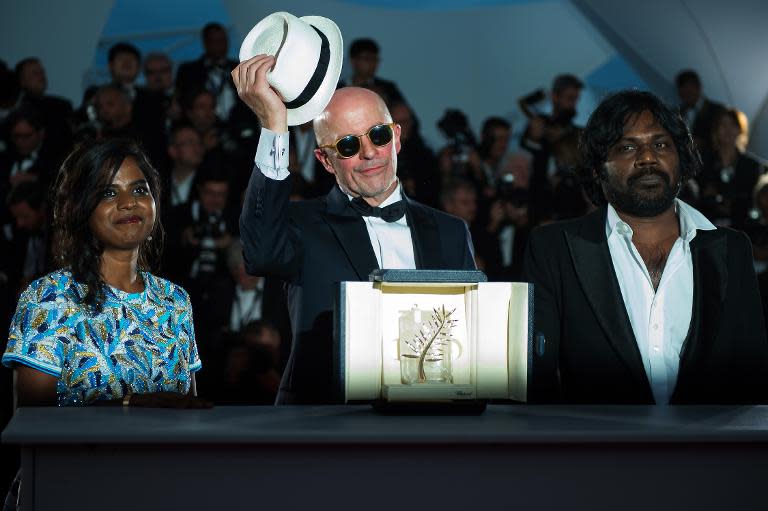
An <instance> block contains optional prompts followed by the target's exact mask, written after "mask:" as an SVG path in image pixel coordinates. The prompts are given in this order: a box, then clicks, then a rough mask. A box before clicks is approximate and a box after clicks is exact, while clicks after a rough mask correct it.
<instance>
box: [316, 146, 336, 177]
mask: <svg viewBox="0 0 768 511" xmlns="http://www.w3.org/2000/svg"><path fill="white" fill-rule="evenodd" d="M315 158H317V161H319V162H320V163H321V164H322V165H323V168H325V170H327V171H328V172H330V173H331V174H333V175H336V171H335V170H334V169H333V165H331V159H330V158H329V157H328V155H327V154H326V153H325V151H323V150H322V149H320V148H318V149H315Z"/></svg>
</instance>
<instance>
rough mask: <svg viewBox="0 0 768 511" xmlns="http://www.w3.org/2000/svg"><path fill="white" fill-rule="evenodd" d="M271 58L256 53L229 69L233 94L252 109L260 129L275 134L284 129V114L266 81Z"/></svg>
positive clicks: (285, 130) (283, 131)
mask: <svg viewBox="0 0 768 511" xmlns="http://www.w3.org/2000/svg"><path fill="white" fill-rule="evenodd" d="M274 65H275V57H272V56H269V55H256V56H255V57H253V58H250V59H248V60H246V61H244V62H241V63H240V64H239V65H238V66H237V67H236V68H235V69H233V70H232V80H233V81H234V82H235V88H236V89H237V95H238V96H240V99H242V100H243V101H244V102H245V104H246V105H248V108H250V109H251V110H253V113H255V114H256V117H258V118H259V122H260V123H261V125H262V126H263V127H264V128H267V129H268V130H271V131H274V132H276V133H285V132H287V131H288V114H287V112H286V110H285V105H284V104H283V100H282V99H281V98H280V96H279V95H278V94H277V92H275V90H274V89H272V87H270V86H269V82H267V71H269V70H270V69H272V67H273V66H274Z"/></svg>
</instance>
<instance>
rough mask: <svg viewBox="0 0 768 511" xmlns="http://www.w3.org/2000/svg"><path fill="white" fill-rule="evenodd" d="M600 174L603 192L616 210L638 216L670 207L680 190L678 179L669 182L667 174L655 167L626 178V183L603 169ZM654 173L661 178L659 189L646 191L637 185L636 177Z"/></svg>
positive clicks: (650, 215) (641, 216) (648, 214)
mask: <svg viewBox="0 0 768 511" xmlns="http://www.w3.org/2000/svg"><path fill="white" fill-rule="evenodd" d="M603 172H604V173H603V174H602V175H601V176H600V178H601V180H602V181H603V192H604V193H605V198H606V199H607V200H608V202H610V203H611V205H613V207H614V208H616V209H617V210H619V211H621V212H623V213H626V214H628V215H632V216H635V217H640V218H650V217H655V216H658V215H660V214H662V213H663V212H665V211H666V210H668V209H669V208H670V207H672V204H673V203H674V201H675V197H677V194H678V193H679V192H680V185H681V183H680V179H679V178H678V179H677V181H676V182H675V183H674V184H672V183H670V178H669V175H668V174H667V173H665V172H662V171H661V170H659V169H657V168H649V169H646V170H643V171H641V172H638V173H637V174H634V175H633V176H631V177H629V178H628V179H627V182H626V185H625V184H624V183H621V182H618V181H617V180H616V179H615V178H611V176H610V175H608V174H607V173H606V172H605V170H604V171H603ZM649 175H656V176H659V177H660V178H661V180H662V185H661V191H659V192H656V191H655V190H654V193H648V192H650V190H648V191H641V190H640V189H639V187H638V185H637V181H638V179H640V178H642V177H644V176H649Z"/></svg>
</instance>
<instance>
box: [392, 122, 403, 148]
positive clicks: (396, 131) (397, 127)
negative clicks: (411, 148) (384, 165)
mask: <svg viewBox="0 0 768 511" xmlns="http://www.w3.org/2000/svg"><path fill="white" fill-rule="evenodd" d="M401 131H402V128H401V127H400V125H399V124H395V127H394V128H393V129H392V136H393V137H394V138H395V153H397V154H399V153H400V148H401V146H402V144H401V143H400V132H401Z"/></svg>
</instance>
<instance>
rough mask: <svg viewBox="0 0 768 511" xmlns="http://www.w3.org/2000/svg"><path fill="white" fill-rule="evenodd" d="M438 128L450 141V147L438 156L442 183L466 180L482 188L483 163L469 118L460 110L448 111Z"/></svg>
mask: <svg viewBox="0 0 768 511" xmlns="http://www.w3.org/2000/svg"><path fill="white" fill-rule="evenodd" d="M437 127H438V128H439V129H440V131H441V132H442V133H443V135H445V137H446V138H447V139H448V145H446V146H445V147H443V148H442V149H441V150H440V152H439V153H438V156H437V159H438V166H439V169H440V177H441V180H442V182H443V183H445V182H448V181H451V180H453V179H466V180H468V181H471V182H472V183H473V184H475V185H476V186H478V187H480V186H482V184H483V183H484V178H483V169H482V161H481V160H480V154H479V153H478V152H477V139H476V138H475V135H474V133H472V130H470V129H469V122H468V121H467V116H466V115H464V113H463V112H462V111H460V110H452V109H448V110H446V111H445V115H443V117H442V118H441V119H440V120H439V121H437Z"/></svg>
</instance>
